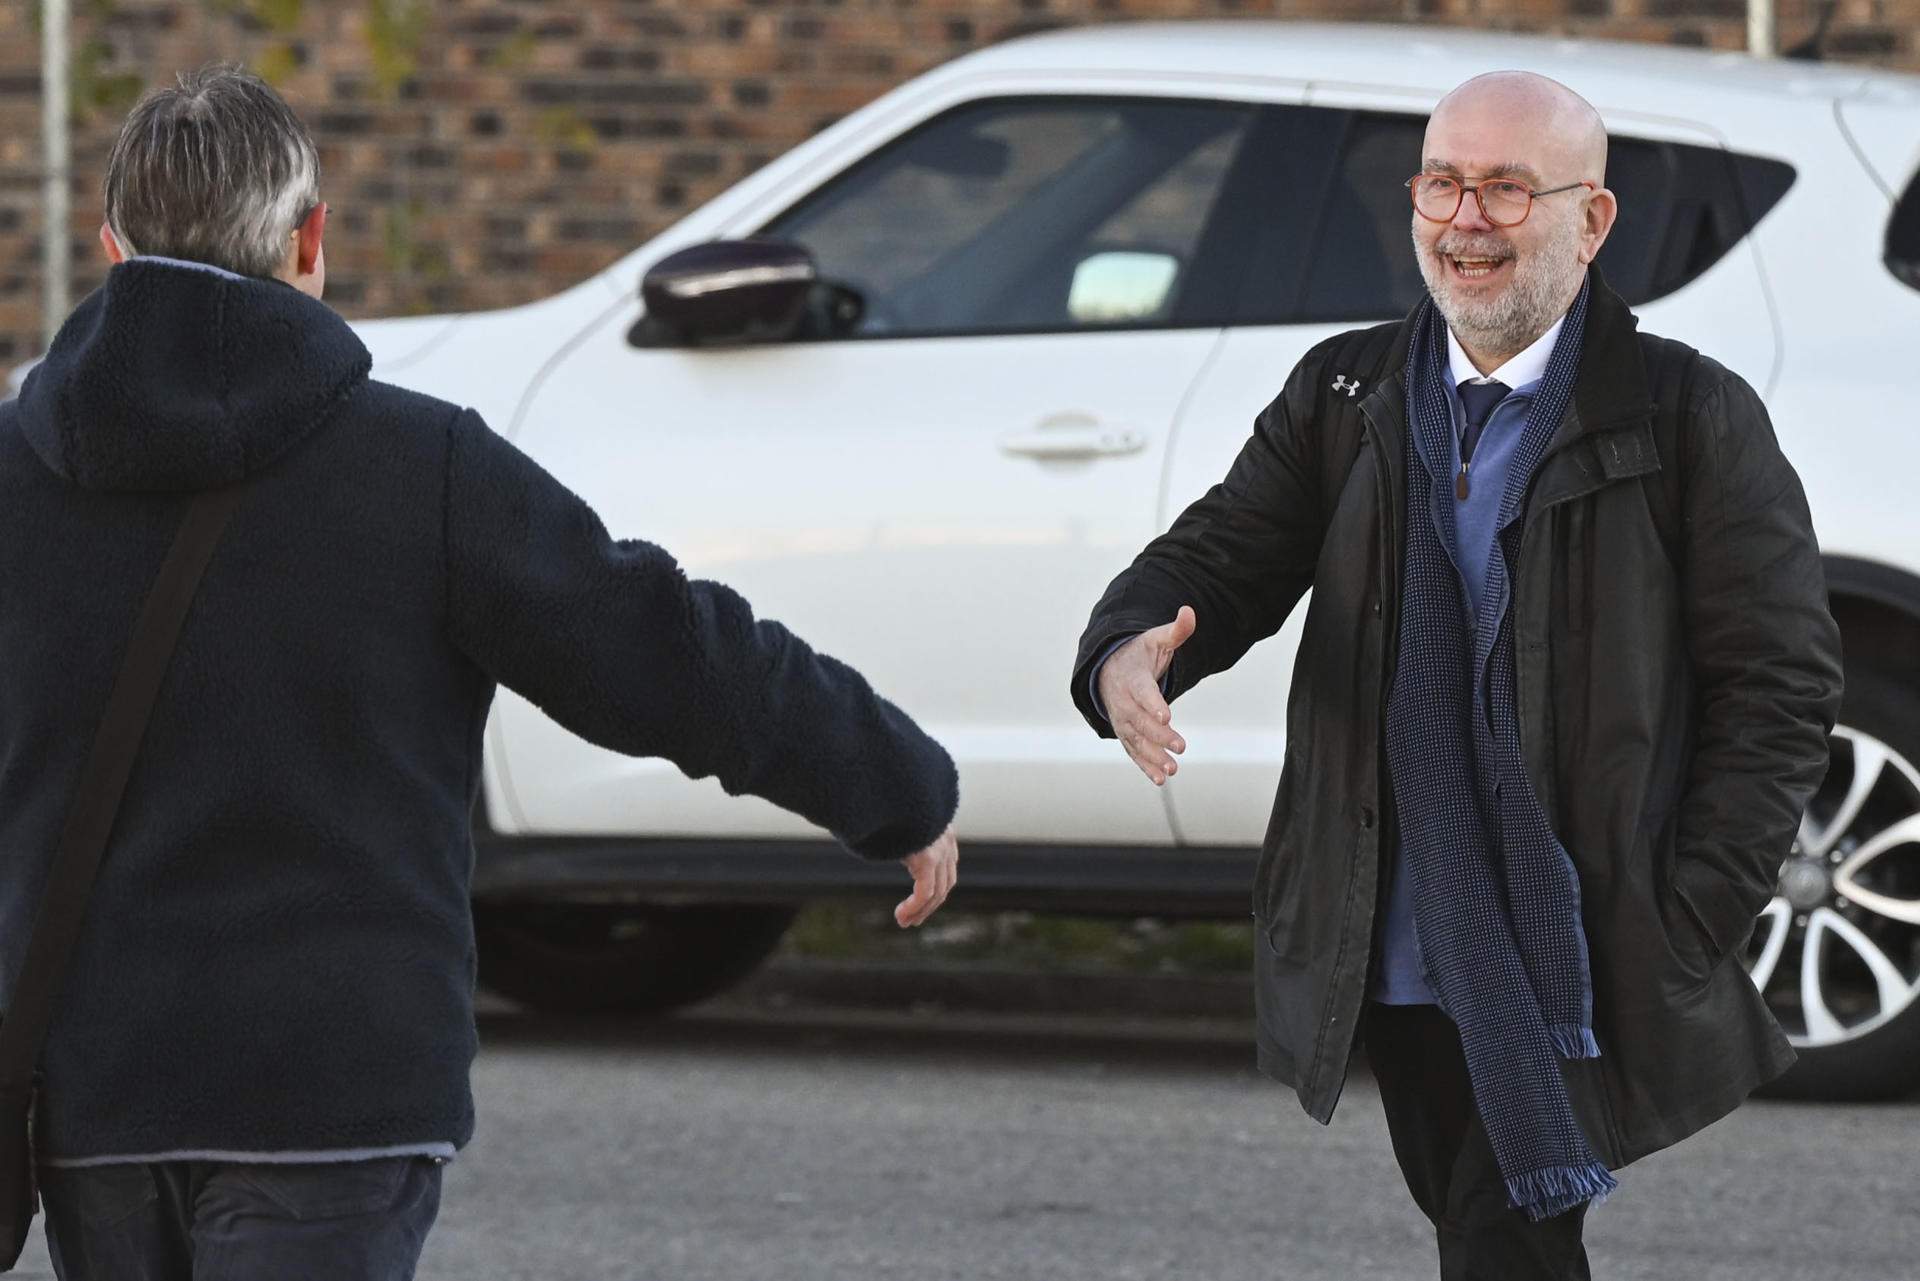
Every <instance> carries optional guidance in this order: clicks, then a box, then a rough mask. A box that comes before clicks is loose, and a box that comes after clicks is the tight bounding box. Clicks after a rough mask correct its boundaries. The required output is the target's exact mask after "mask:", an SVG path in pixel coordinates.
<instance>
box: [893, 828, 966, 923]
mask: <svg viewBox="0 0 1920 1281" xmlns="http://www.w3.org/2000/svg"><path fill="white" fill-rule="evenodd" d="M900 861H901V862H902V863H903V864H905V865H906V869H907V871H909V872H911V873H912V874H913V893H912V894H909V895H908V896H907V897H906V898H904V899H902V900H901V902H900V906H898V907H896V908H894V909H893V919H894V920H895V921H897V922H898V923H899V925H900V928H901V929H903V930H904V929H906V928H907V927H908V926H910V925H925V924H926V923H927V919H928V918H929V917H931V916H932V915H933V914H934V913H935V912H937V911H939V910H940V905H941V904H942V903H944V902H946V901H947V895H949V894H951V893H953V887H954V886H955V885H956V884H958V883H959V880H960V841H959V838H957V837H956V836H954V834H953V825H952V824H948V825H947V830H946V831H944V832H942V833H940V835H939V837H938V838H937V839H935V841H934V842H933V844H931V845H929V846H927V848H925V849H923V850H921V851H920V852H919V853H918V854H909V855H907V856H906V857H905V858H903V859H901V860H900Z"/></svg>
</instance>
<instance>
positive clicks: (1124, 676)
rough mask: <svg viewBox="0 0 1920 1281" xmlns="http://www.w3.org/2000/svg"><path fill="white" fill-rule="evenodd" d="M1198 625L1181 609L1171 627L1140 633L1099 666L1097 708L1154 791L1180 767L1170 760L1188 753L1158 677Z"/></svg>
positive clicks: (1190, 611) (1185, 608) (1188, 611)
mask: <svg viewBox="0 0 1920 1281" xmlns="http://www.w3.org/2000/svg"><path fill="white" fill-rule="evenodd" d="M1196 626H1198V623H1197V621H1196V619H1195V618H1194V614H1193V607H1192V606H1191V605H1182V606H1181V607H1180V612H1179V613H1178V614H1177V615H1175V616H1174V620H1173V621H1172V622H1171V623H1164V624H1162V625H1161V626H1159V627H1155V628H1153V629H1152V630H1151V631H1145V632H1141V633H1140V634H1139V635H1138V636H1136V637H1134V638H1133V639H1132V640H1130V641H1128V642H1127V643H1126V644H1124V645H1122V646H1121V647H1120V648H1119V649H1116V650H1114V651H1113V653H1112V654H1111V655H1110V656H1109V657H1108V658H1107V661H1106V663H1105V664H1103V665H1102V666H1101V668H1100V705H1101V706H1102V707H1104V708H1106V711H1107V722H1108V724H1110V725H1112V726H1113V732H1114V733H1115V734H1117V735H1119V737H1120V743H1121V746H1123V747H1125V748H1126V749H1127V755H1128V756H1131V757H1132V758H1133V763H1134V764H1135V765H1138V766H1139V767H1140V772H1141V773H1142V774H1145V775H1146V776H1147V777H1148V778H1150V779H1152V780H1153V785H1154V786H1155V787H1159V786H1160V785H1161V784H1163V783H1165V782H1166V781H1167V780H1168V779H1170V778H1172V777H1173V775H1174V773H1175V771H1177V770H1178V769H1179V768H1180V763H1179V762H1178V761H1176V760H1174V759H1173V757H1174V756H1177V755H1179V754H1180V753H1181V752H1184V751H1186V750H1187V742H1186V740H1185V739H1183V738H1181V737H1180V735H1179V734H1177V733H1175V732H1174V729H1173V712H1172V710H1171V709H1170V708H1168V706H1167V700H1166V699H1165V698H1163V697H1161V695H1160V678H1161V677H1162V676H1165V675H1166V674H1167V668H1168V666H1169V665H1171V664H1172V662H1173V653H1174V651H1175V650H1177V649H1179V648H1180V647H1181V646H1182V645H1184V644H1186V643H1187V640H1188V638H1189V637H1191V636H1192V635H1193V630H1194V628H1195V627H1196ZM1168 753H1172V754H1173V755H1168Z"/></svg>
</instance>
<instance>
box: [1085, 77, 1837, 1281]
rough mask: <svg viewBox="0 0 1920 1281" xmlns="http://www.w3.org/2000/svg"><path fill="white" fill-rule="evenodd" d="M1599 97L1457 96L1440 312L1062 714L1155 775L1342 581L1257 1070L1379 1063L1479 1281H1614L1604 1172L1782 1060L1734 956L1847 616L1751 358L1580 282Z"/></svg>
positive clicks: (1285, 779) (1275, 844) (1294, 442)
mask: <svg viewBox="0 0 1920 1281" xmlns="http://www.w3.org/2000/svg"><path fill="white" fill-rule="evenodd" d="M1606 162H1607V138H1606V131H1605V128H1604V127H1603V126H1602V124H1601V121H1600V118H1599V116H1598V115H1597V114H1596V113H1595V111H1594V109H1593V108H1592V107H1591V106H1589V105H1588V104H1587V103H1586V102H1585V101H1583V100H1582V99H1581V98H1580V97H1579V96H1578V95H1576V94H1574V93H1573V92H1572V91H1571V90H1569V89H1567V88H1566V87H1564V86H1562V85H1559V84H1556V83H1554V82H1553V81H1551V80H1547V79H1544V78H1542V77H1540V76H1536V75H1530V74H1527V73H1524V72H1499V73H1495V74H1492V75H1486V76H1481V77H1479V78H1477V79H1474V80H1471V81H1468V82H1467V83H1466V84H1464V85H1462V86H1461V87H1460V88H1458V89H1456V90H1455V91H1454V92H1453V93H1452V94H1450V95H1448V96H1447V97H1446V98H1445V99H1444V100H1443V101H1442V102H1441V103H1440V105H1439V107H1438V108H1436V110H1435V111H1434V113H1433V116H1432V118H1431V120H1430V121H1429V123H1428V127H1427V133H1426V140H1425V148H1424V159H1423V163H1422V165H1421V171H1420V172H1419V173H1418V174H1416V175H1414V176H1413V177H1412V178H1410V179H1409V180H1408V181H1407V187H1408V190H1409V193H1410V195H1411V197H1412V206H1413V207H1412V210H1411V222H1412V234H1413V245H1414V249H1415V251H1416V253H1417V255H1418V257H1419V262H1420V271H1421V274H1422V276H1423V277H1424V278H1425V281H1426V285H1427V297H1426V298H1425V299H1423V300H1422V301H1421V303H1420V304H1419V306H1418V307H1416V308H1415V309H1414V311H1413V313H1412V314H1411V315H1410V316H1408V317H1407V318H1406V319H1405V320H1403V321H1400V322H1397V323H1394V324H1389V325H1382V326H1379V327H1377V328H1373V329H1364V330H1356V331H1353V332H1350V333H1345V334H1341V335H1339V336H1337V337H1335V338H1331V339H1329V340H1327V341H1326V342H1323V343H1321V344H1320V345H1319V346H1317V347H1315V348H1314V349H1313V350H1312V351H1310V352H1309V353H1307V355H1306V357H1305V358H1304V359H1302V360H1301V362H1300V363H1299V365H1298V366H1296V367H1295V369H1294V371H1293V373H1292V376H1291V377H1290V378H1289V379H1288V380H1287V383H1286V386H1285V388H1284V389H1283V390H1282V391H1281V393H1280V395H1279V396H1278V397H1277V398H1276V399H1275V400H1274V401H1273V403H1272V404H1270V405H1268V406H1267V408H1266V409H1265V410H1264V411H1263V412H1261V414H1260V415H1259V417H1258V418H1257V419H1256V420H1255V422H1254V429H1253V435H1252V437H1251V438H1250V439H1249V440H1248V441H1247V443H1246V445H1245V446H1244V447H1243V448H1242V450H1241V452H1240V455H1239V457H1238V458H1237V459H1236V460H1235V462H1234V464H1233V466H1232V469H1231V470H1230V471H1229V472H1228V473H1227V476H1226V478H1225V479H1224V480H1222V481H1221V482H1220V483H1219V484H1218V485H1215V486H1214V487H1213V488H1212V489H1210V490H1209V491H1208V492H1207V493H1206V494H1205V495H1204V496H1202V497H1201V498H1200V499H1199V500H1198V501H1196V502H1195V503H1194V504H1193V505H1192V506H1190V507H1188V508H1187V509H1186V511H1185V512H1184V513H1183V514H1182V515H1181V516H1180V518H1179V519H1178V520H1176V521H1175V522H1174V524H1173V527H1172V528H1171V529H1169V530H1168V531H1167V532H1166V533H1165V534H1163V535H1161V536H1160V537H1159V538H1156V539H1154V540H1153V542H1151V543H1150V544H1148V546H1147V547H1146V549H1145V550H1144V551H1142V552H1141V553H1140V555H1139V556H1138V557H1137V558H1136V559H1135V560H1134V562H1133V564H1132V565H1131V566H1130V567H1129V568H1128V569H1127V570H1126V571H1125V572H1124V573H1122V574H1121V575H1120V576H1119V577H1118V578H1117V579H1115V580H1114V582H1113V584H1112V586H1111V587H1109V588H1108V590H1107V593H1106V595H1105V596H1104V597H1103V598H1102V600H1101V601H1100V603H1099V605H1098V606H1097V607H1096V608H1095V609H1094V612H1093V619H1092V621H1091V623H1090V624H1089V625H1088V627H1087V631H1086V634H1085V635H1084V636H1083V637H1082V639H1081V644H1080V652H1079V657H1078V661H1077V663H1076V666H1075V669H1074V674H1073V682H1072V687H1071V688H1072V693H1073V697H1074V699H1075V701H1076V702H1077V704H1078V705H1079V707H1080V709H1081V710H1082V712H1083V713H1084V714H1085V715H1086V717H1087V719H1088V721H1089V722H1090V723H1091V724H1092V725H1093V727H1094V729H1095V730H1096V731H1098V732H1099V733H1100V734H1102V735H1104V736H1108V737H1118V738H1119V739H1120V741H1121V743H1122V744H1123V746H1124V747H1125V748H1126V751H1127V754H1128V755H1129V756H1130V757H1131V758H1132V759H1133V761H1134V763H1135V764H1136V765H1137V766H1138V767H1139V768H1140V770H1141V772H1142V773H1144V774H1145V775H1146V776H1147V777H1148V778H1149V779H1150V780H1151V781H1152V782H1153V783H1154V784H1155V785H1156V786H1158V785H1161V784H1164V783H1165V782H1166V781H1167V780H1168V779H1170V778H1172V777H1173V776H1174V774H1175V772H1176V771H1177V770H1178V769H1179V757H1180V755H1181V753H1182V752H1184V751H1185V748H1186V742H1185V740H1184V738H1183V737H1182V736H1181V734H1180V732H1179V731H1178V729H1177V728H1176V726H1175V723H1174V719H1173V716H1172V713H1171V711H1170V709H1169V704H1170V703H1171V702H1173V701H1174V700H1176V699H1177V698H1178V697H1179V696H1180V695H1181V694H1182V693H1183V692H1185V691H1186V690H1188V689H1191V688H1192V687H1193V686H1194V684H1195V683H1196V682H1198V681H1200V680H1202V679H1203V678H1205V677H1207V676H1209V675H1211V674H1212V673H1214V672H1218V671H1223V670H1225V669H1226V668H1228V667H1230V666H1232V664H1233V663H1234V662H1235V660H1237V659H1238V658H1239V657H1240V655H1241V654H1243V653H1245V652H1246V650H1247V648H1248V646H1250V645H1252V644H1253V643H1255V642H1256V641H1259V640H1261V639H1263V638H1265V637H1267V636H1270V635H1272V634H1273V633H1274V632H1275V631H1276V630H1278V629H1279V627H1280V625H1281V623H1282V622H1283V621H1285V619H1286V617H1287V615H1288V613H1289V612H1291V611H1292V609H1293V607H1294V605H1295V604H1296V603H1297V602H1298V601H1299V600H1300V598H1301V596H1302V595H1303V594H1304V593H1305V592H1306V591H1307V589H1308V588H1309V587H1311V588H1312V589H1313V596H1312V601H1311V604H1310V605H1309V607H1308V611H1307V619H1306V626H1305V630H1304V633H1303V636H1302V639H1301V644H1300V650H1299V655H1298V657H1297V659H1296V661H1295V667H1294V678H1293V690H1292V696H1291V700H1290V704H1289V708H1288V713H1287V749H1286V750H1287V755H1286V763H1285V766H1284V768H1283V770H1282V773H1281V778H1280V788H1279V795H1278V797H1277V799H1276V801H1275V806H1274V817H1273V821H1272V823H1271V824H1270V825H1269V828H1268V834H1267V839H1266V843H1265V846H1264V848H1263V849H1262V851H1261V857H1260V862H1259V869H1258V872H1257V873H1256V876H1255V881H1254V890H1253V905H1254V909H1255V910H1254V917H1255V925H1256V937H1255V947H1256V974H1255V990H1256V993H1257V997H1258V1008H1259V1019H1258V1039H1259V1056H1260V1065H1261V1068H1262V1069H1263V1070H1264V1071H1265V1072H1266V1073H1268V1074H1269V1075H1271V1076H1273V1077H1274V1078H1276V1079H1278V1080H1280V1081H1282V1082H1284V1083H1286V1084H1288V1085H1292V1086H1293V1087H1295V1089H1296V1090H1297V1092H1298V1094H1299V1096H1300V1100H1301V1102H1302V1104H1303V1105H1304V1106H1305V1108H1306V1110H1307V1112H1308V1113H1309V1114H1310V1115H1312V1116H1313V1117H1314V1118H1316V1119H1317V1120H1320V1121H1322V1122H1325V1121H1327V1120H1329V1119H1331V1117H1332V1114H1333V1109H1334V1103H1335V1101H1336V1100H1337V1099H1338V1098H1339V1095H1340V1091H1341V1087H1342V1085H1343V1084H1344V1082H1345V1080H1346V1075H1347V1068H1348V1064H1349V1061H1350V1059H1351V1058H1352V1055H1353V1051H1354V1050H1355V1048H1356V1047H1357V1046H1358V1045H1360V1044H1362V1043H1364V1044H1365V1046H1366V1048H1367V1055H1368V1058H1369V1060H1370V1062H1371V1064H1372V1067H1373V1071H1374V1077H1375V1079H1376V1080H1377V1082H1378V1083H1379V1087H1380V1094H1381V1101H1382V1103H1383V1106H1384V1109H1385V1112H1386V1118H1387V1127H1388V1130H1389V1132H1390V1134H1391V1136H1392V1141H1393V1149H1394V1155H1395V1157H1396V1158H1397V1160H1398V1162H1399V1165H1400V1168H1401V1170H1402V1172H1403V1173H1404V1175H1405V1176H1406V1181H1407V1185H1408V1187H1409V1189H1410V1190H1411V1191H1412V1193H1413V1198H1414V1200H1415V1202H1416V1203H1417V1204H1418V1205H1419V1207H1420V1209H1421V1210H1422V1211H1423V1212H1424V1213H1425V1214H1426V1216H1427V1217H1428V1219H1429V1220H1431V1221H1432V1223H1433V1225H1434V1228H1435V1232H1436V1235H1437V1238H1438V1242H1439V1251H1440V1275H1441V1276H1442V1277H1443V1278H1446V1279H1448V1281H1454V1279H1463V1278H1476V1279H1485V1281H1494V1279H1497V1281H1528V1279H1529V1278H1542V1279H1543V1281H1544V1279H1545V1278H1555V1279H1556V1281H1558V1279H1563V1278H1585V1277H1588V1276H1589V1275H1590V1272H1589V1269H1588V1264H1587V1258H1586V1253H1585V1249H1584V1247H1583V1245H1582V1243H1581V1231H1582V1227H1583V1223H1584V1218H1585V1214H1586V1211H1587V1209H1588V1207H1589V1206H1590V1205H1592V1204H1593V1203H1594V1202H1595V1201H1597V1200H1598V1199H1600V1198H1601V1197H1604V1196H1605V1195H1607V1194H1608V1193H1609V1192H1611V1191H1613V1190H1614V1188H1615V1187H1616V1186H1617V1185H1616V1181H1615V1175H1614V1172H1615V1171H1618V1170H1619V1169H1621V1167H1623V1166H1625V1165H1627V1164H1628V1163H1630V1162H1632V1161H1634V1160H1636V1159H1638V1158H1639V1157H1642V1156H1645V1155H1646V1154H1647V1153H1649V1152H1654V1151H1657V1150H1659V1149H1661V1148H1664V1147H1666V1146H1668V1145H1670V1144H1672V1143H1675V1142H1678V1141H1679V1140H1680V1139H1682V1138H1685V1137H1686V1136H1687V1135H1689V1134H1692V1133H1693V1132H1695V1131H1696V1130H1699V1129H1700V1128H1702V1127H1703V1126H1705V1125H1708V1124H1710V1123H1711V1122H1713V1121H1714V1120H1716V1119H1717V1118H1719V1117H1721V1116H1724V1115H1725V1114H1726V1113H1728V1112H1729V1111H1731V1110H1732V1109H1733V1108H1735V1107H1736V1106H1738V1105H1739V1103H1740V1101H1741V1100H1742V1099H1743V1098H1745V1097H1746V1096H1747V1094H1748V1093H1749V1092H1751V1091H1752V1090H1753V1089H1754V1088H1755V1087H1756V1086H1758V1085H1760V1084H1762V1083H1763V1082H1765V1081H1767V1080H1768V1079H1770V1078H1772V1077H1773V1076H1775V1075H1777V1074H1778V1073H1780V1072H1782V1071H1784V1070H1785V1069H1786V1068H1787V1066H1788V1065H1789V1064H1790V1063H1791V1062H1792V1060H1793V1053H1792V1051H1791V1050H1790V1049H1789V1048H1788V1045H1787V1042H1786V1040H1785V1038H1784V1037H1783V1036H1782V1035H1781V1032H1780V1029H1779V1028H1778V1027H1777V1026H1776V1025H1775V1023H1774V1021H1773V1018H1772V1017H1771V1015H1770V1014H1769V1013H1768V1011H1767V1008H1766V1006H1765V1005H1764V1004H1763V1003H1762V1001H1761V1000H1760V997H1759V995H1758V994H1757V993H1756V991H1755V990H1754V987H1753V985H1752V983H1751V982H1749V981H1748V979H1747V977H1746V974H1745V973H1744V972H1743V970H1742V968H1741V965H1740V962H1739V953H1740V951H1741V949H1742V946H1743V944H1744V942H1745V940H1746V938H1747V935H1748V933H1749V932H1750V930H1751V928H1752V925H1753V922H1754V918H1755V915H1756V914H1757V913H1758V912H1759V910H1760V908H1761V907H1762V906H1763V905H1764V904H1765V903H1766V902H1767V901H1768V898H1769V897H1770V895H1771V893H1772V890H1773V884H1774V879H1775V876H1776V873H1777V871H1778V868H1779V865H1780V862H1781V860H1782V859H1783V858H1784V857H1785V856H1786V854H1787V852H1788V849H1789V847H1790V846H1791V844H1792V841H1793V837H1794V831H1795V827H1796V824H1797V822H1798V819H1799V816H1800V812H1801V810H1802V808H1803V806H1804V805H1805V803H1806V801H1807V799H1808V797H1809V796H1810V795H1811V793H1812V791H1813V789H1814V787H1815V785H1816V784H1817V783H1818V781H1819V779H1820V777H1821V774H1822V772H1823V771H1824V770H1825V768H1826V761H1827V749H1826V735H1827V732H1828V730H1829V729H1830V728H1831V727H1832V723H1833V717H1834V715H1835V713H1836V711H1837V709H1838V706H1839V701H1840V652H1839V636H1838V632H1837V630H1836V628H1835V626H1834V623H1833V619H1832V618H1831V617H1830V616H1829V614H1828V612H1827V606H1826V591H1825V585H1824V583H1823V581H1822V577H1821V568H1820V560H1819V554H1818V549H1817V547H1816V546H1815V543H1814V537H1813V530H1812V526H1811V522H1810V520H1809V517H1808V514H1807V506H1806V501H1805V498H1804V497H1803V495H1802V493H1801V487H1800V482H1799V479H1798V477H1796V476H1795V474H1794V472H1793V469H1792V468H1791V467H1790V466H1789V465H1788V464H1787V461H1786V459H1785V458H1783V457H1782V456H1781V453H1780V450H1779V447H1778V446H1777V445H1776V443H1775V441H1774V437H1773V431H1772V428H1771V427H1770V425H1769V423H1768V421H1767V415H1766V411H1765V409H1764V408H1763V407H1762V406H1761V404H1760V401H1759V399H1758V397H1756V396H1755V395H1754V393H1753V390H1752V389H1751V388H1750V387H1748V386H1747V384H1746V383H1744V382H1742V381H1741V380H1740V379H1739V378H1738V377H1737V376H1735V375H1734V374H1732V373H1729V372H1728V371H1727V370H1726V369H1724V368H1722V367H1721V366H1720V365H1718V364H1716V363H1714V362H1713V361H1712V360H1711V359H1709V358H1707V357H1706V356H1703V355H1701V354H1700V353H1698V352H1696V351H1694V350H1692V349H1691V348H1689V347H1685V346H1683V345H1681V344H1679V343H1677V342H1672V341H1669V340H1667V339H1663V338H1656V337H1653V336H1652V335H1649V334H1642V333H1637V332H1636V328H1635V320H1634V317H1633V315H1632V313H1631V312H1629V311H1628V309H1627V307H1626V305H1625V304H1624V303H1623V302H1622V301H1621V300H1620V298H1619V296H1618V295H1616V294H1615V293H1614V292H1613V291H1612V290H1610V289H1609V288H1608V287H1607V285H1606V282H1605V281H1604V280H1602V279H1601V276H1600V273H1599V272H1598V271H1597V270H1596V269H1594V267H1593V266H1592V264H1593V261H1594V258H1595V256H1596V255H1598V254H1599V252H1600V249H1601V246H1602V245H1604V244H1605V243H1606V239H1607V233H1608V232H1609V231H1610V230H1611V229H1612V227H1613V223H1614V217H1615V214H1616V212H1617V202H1616V200H1615V198H1614V195H1613V193H1612V192H1611V191H1609V190H1607V186H1606Z"/></svg>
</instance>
